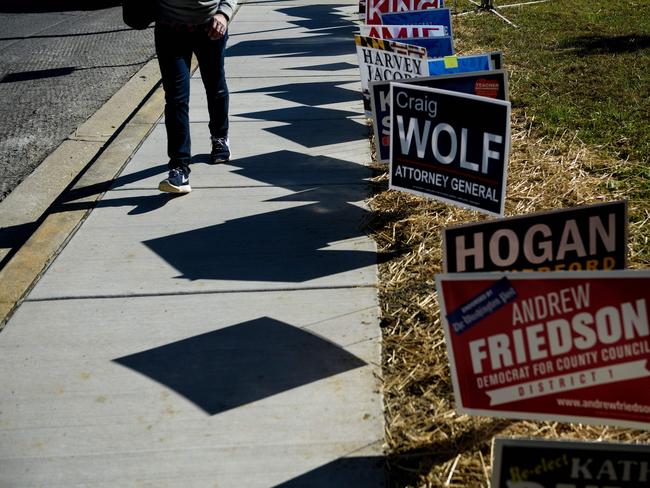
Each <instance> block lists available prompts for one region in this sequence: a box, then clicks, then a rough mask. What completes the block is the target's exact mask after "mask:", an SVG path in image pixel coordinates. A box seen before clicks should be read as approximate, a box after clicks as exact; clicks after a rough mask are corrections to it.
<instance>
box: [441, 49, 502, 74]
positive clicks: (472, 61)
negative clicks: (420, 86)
mask: <svg viewBox="0 0 650 488" xmlns="http://www.w3.org/2000/svg"><path fill="white" fill-rule="evenodd" d="M453 61H454V62H453V63H450V60H449V59H445V58H444V57H440V58H438V59H430V60H429V76H434V75H450V74H453V73H469V72H472V71H488V70H490V69H492V67H491V63H490V55H489V54H475V55H471V56H456V58H455V60H453Z"/></svg>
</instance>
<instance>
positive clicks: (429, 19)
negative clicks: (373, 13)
mask: <svg viewBox="0 0 650 488" xmlns="http://www.w3.org/2000/svg"><path fill="white" fill-rule="evenodd" d="M381 23H382V24H383V25H444V26H445V27H446V28H447V32H449V35H450V36H452V37H453V34H452V30H451V11H450V10H449V9H448V8H431V9H426V10H415V11H411V12H393V13H387V14H382V15H381Z"/></svg>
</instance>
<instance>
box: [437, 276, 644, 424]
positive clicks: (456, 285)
mask: <svg viewBox="0 0 650 488" xmlns="http://www.w3.org/2000/svg"><path fill="white" fill-rule="evenodd" d="M436 286H437V291H438V298H439V303H440V314H441V319H442V324H443V328H444V331H445V341H446V344H447V353H448V355H449V362H450V365H451V375H452V381H453V386H454V395H455V398H456V407H457V409H458V411H459V412H460V413H467V414H471V415H488V416H494V417H504V418H516V419H534V420H552V421H560V422H579V423H592V424H608V425H620V426H624V427H633V428H644V429H648V428H650V370H649V369H648V368H649V364H648V360H649V359H650V318H649V316H648V310H649V308H648V301H649V300H650V271H629V270H628V271H590V272H585V271H577V272H574V273H564V272H550V273H501V274H498V273H467V274H463V273H454V274H442V275H438V276H436Z"/></svg>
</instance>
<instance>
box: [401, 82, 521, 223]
mask: <svg viewBox="0 0 650 488" xmlns="http://www.w3.org/2000/svg"><path fill="white" fill-rule="evenodd" d="M390 120H391V128H392V130H391V157H390V188H392V189H396V190H402V191H406V192H409V193H414V194H417V195H422V196H427V197H430V198H436V199H438V200H442V201H444V202H447V203H452V204H455V205H460V206H463V207H467V208H471V209H474V210H479V211H481V212H484V213H487V214H489V215H497V216H503V208H504V203H505V193H506V178H507V166H508V153H509V150H510V103H509V102H506V101H503V100H496V99H490V98H486V97H478V96H475V95H468V94H465V93H456V92H451V91H447V90H440V89H437V88H425V87H417V86H411V85H406V84H404V83H393V84H392V85H391V119H390Z"/></svg>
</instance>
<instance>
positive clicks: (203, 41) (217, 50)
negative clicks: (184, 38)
mask: <svg viewBox="0 0 650 488" xmlns="http://www.w3.org/2000/svg"><path fill="white" fill-rule="evenodd" d="M227 40H228V34H227V33H226V35H225V36H224V37H223V38H222V39H214V40H213V39H210V38H209V37H208V36H207V34H204V33H203V32H200V33H199V32H197V43H196V45H195V48H194V49H195V53H196V58H197V60H198V62H199V68H200V70H201V79H202V80H203V86H204V87H205V94H206V96H207V100H208V113H209V115H210V124H209V128H210V135H211V136H212V162H214V163H216V162H222V161H227V160H228V159H229V158H230V149H229V145H228V144H229V143H228V107H229V98H230V97H229V93H228V85H227V83H226V73H225V70H224V55H225V50H226V43H227Z"/></svg>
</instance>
